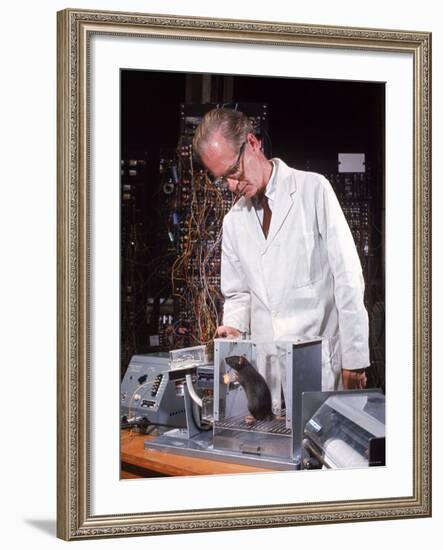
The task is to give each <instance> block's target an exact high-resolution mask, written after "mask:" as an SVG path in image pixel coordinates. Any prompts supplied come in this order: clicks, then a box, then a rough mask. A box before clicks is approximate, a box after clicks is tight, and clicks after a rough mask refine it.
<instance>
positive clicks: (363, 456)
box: [302, 390, 385, 469]
mask: <svg viewBox="0 0 443 550" xmlns="http://www.w3.org/2000/svg"><path fill="white" fill-rule="evenodd" d="M303 410H304V420H303V423H304V440H303V461H302V463H303V467H304V468H307V469H310V468H321V467H326V468H363V467H367V466H384V465H385V396H384V395H383V393H382V392H381V391H379V390H368V391H360V390H358V391H346V392H313V393H308V394H305V396H304V399H303Z"/></svg>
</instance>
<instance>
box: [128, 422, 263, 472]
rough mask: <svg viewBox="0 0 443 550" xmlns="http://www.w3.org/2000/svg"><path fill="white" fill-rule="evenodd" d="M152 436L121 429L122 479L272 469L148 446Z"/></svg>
mask: <svg viewBox="0 0 443 550" xmlns="http://www.w3.org/2000/svg"><path fill="white" fill-rule="evenodd" d="M152 438H153V437H152V436H149V435H145V434H138V433H134V432H131V431H129V430H122V431H121V477H122V478H123V479H129V478H136V477H156V476H159V475H160V476H194V475H209V474H244V473H252V472H269V471H271V470H269V469H266V468H257V467H255V466H246V465H244V464H234V463H230V462H220V461H217V460H208V459H206V458H194V457H190V456H183V455H177V454H173V453H169V452H168V451H160V450H154V449H145V448H144V442H145V441H146V440H147V439H152Z"/></svg>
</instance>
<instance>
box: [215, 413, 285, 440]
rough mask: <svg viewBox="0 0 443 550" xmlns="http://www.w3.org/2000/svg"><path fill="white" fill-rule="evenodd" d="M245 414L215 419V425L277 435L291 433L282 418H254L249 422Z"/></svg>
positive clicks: (222, 427)
mask: <svg viewBox="0 0 443 550" xmlns="http://www.w3.org/2000/svg"><path fill="white" fill-rule="evenodd" d="M245 418H246V417H245V415H243V414H241V415H239V416H232V417H231V418H225V419H224V420H221V421H217V422H216V424H215V427H216V428H217V429H218V428H221V429H230V430H245V431H248V432H261V433H272V434H279V435H291V434H292V430H291V428H287V427H286V425H285V419H284V418H278V419H277V418H273V419H272V420H256V421H255V422H254V423H252V424H249V423H248V422H246V420H245Z"/></svg>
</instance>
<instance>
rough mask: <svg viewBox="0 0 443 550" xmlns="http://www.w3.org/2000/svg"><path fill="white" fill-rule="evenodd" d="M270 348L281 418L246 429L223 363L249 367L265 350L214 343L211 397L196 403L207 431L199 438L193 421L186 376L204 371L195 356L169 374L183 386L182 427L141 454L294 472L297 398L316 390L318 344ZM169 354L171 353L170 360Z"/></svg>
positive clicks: (244, 343) (240, 399)
mask: <svg viewBox="0 0 443 550" xmlns="http://www.w3.org/2000/svg"><path fill="white" fill-rule="evenodd" d="M271 346H275V352H276V353H277V354H278V356H279V363H280V364H281V365H282V368H283V370H284V377H283V379H284V380H285V383H284V387H283V390H284V397H285V410H284V411H282V414H281V416H279V417H278V418H277V417H276V418H274V419H272V420H260V421H256V422H254V423H252V424H247V423H246V421H245V418H246V417H247V415H248V401H247V398H246V395H245V390H244V389H243V387H242V386H241V385H240V384H238V383H235V381H233V380H232V379H230V377H229V371H230V368H229V367H228V365H227V363H226V361H225V359H226V358H227V357H231V356H233V355H234V356H239V355H241V356H244V357H246V359H247V360H248V362H250V363H251V364H253V365H254V364H255V363H256V362H257V359H258V357H259V355H260V353H262V352H263V350H264V348H263V346H262V345H261V344H259V343H257V342H253V341H251V340H231V339H226V338H220V339H215V340H214V375H213V388H214V397H213V400H212V399H211V398H207V399H202V403H201V406H202V409H203V413H202V419H203V420H206V421H212V430H210V431H205V432H200V431H199V430H198V427H197V426H196V423H195V418H194V417H193V415H192V407H191V405H192V403H191V402H192V400H193V398H192V397H191V393H193V389H192V387H190V386H189V380H190V379H189V376H190V375H191V374H193V373H194V369H195V370H197V368H198V367H199V366H200V367H204V366H205V365H204V361H205V359H204V355H200V357H197V352H196V351H195V352H194V353H195V356H194V359H192V358H189V360H188V362H187V363H186V362H183V363H182V364H180V362H176V364H175V365H174V364H173V363H174V358H172V359H171V369H170V371H169V378H170V380H175V381H178V380H181V381H185V380H186V384H185V385H184V386H183V390H184V392H183V397H184V402H185V410H186V421H187V427H186V428H185V429H180V428H176V429H173V430H170V431H168V432H166V433H165V434H163V435H161V436H159V437H156V438H154V439H153V440H150V441H146V442H145V448H151V449H157V450H167V451H168V452H171V453H176V454H184V455H189V456H195V457H204V458H213V459H215V460H219V461H225V462H236V463H240V464H249V465H254V466H257V467H264V468H272V469H276V470H288V469H299V468H300V467H301V454H302V450H301V441H302V423H301V418H302V396H303V393H304V392H308V391H310V392H313V391H318V390H320V389H321V348H322V340H309V341H299V342H279V343H278V344H271ZM197 348H198V347H196V348H194V350H197ZM265 348H266V346H265ZM267 348H268V349H269V344H268V345H267ZM179 351H183V352H184V351H186V350H179ZM174 353H175V352H171V356H172V354H174ZM204 372H205V371H204V370H203V371H201V373H204ZM187 377H188V378H187ZM197 379H198V374H197ZM211 409H212V410H211Z"/></svg>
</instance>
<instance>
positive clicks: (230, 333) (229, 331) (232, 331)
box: [215, 325, 241, 338]
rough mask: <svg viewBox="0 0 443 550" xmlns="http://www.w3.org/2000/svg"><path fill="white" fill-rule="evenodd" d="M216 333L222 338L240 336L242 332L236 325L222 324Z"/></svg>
mask: <svg viewBox="0 0 443 550" xmlns="http://www.w3.org/2000/svg"><path fill="white" fill-rule="evenodd" d="M215 335H216V336H219V337H220V338H238V337H239V336H240V335H241V332H240V331H239V330H237V329H236V328H234V327H226V326H224V325H221V326H220V327H218V328H217V331H216V333H215Z"/></svg>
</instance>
